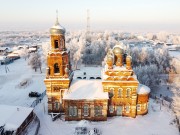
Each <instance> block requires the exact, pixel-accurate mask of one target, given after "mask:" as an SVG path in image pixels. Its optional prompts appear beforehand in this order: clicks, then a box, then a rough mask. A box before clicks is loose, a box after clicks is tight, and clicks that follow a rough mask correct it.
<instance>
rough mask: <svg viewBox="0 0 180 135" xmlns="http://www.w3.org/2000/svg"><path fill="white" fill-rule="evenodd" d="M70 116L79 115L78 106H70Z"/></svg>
mask: <svg viewBox="0 0 180 135" xmlns="http://www.w3.org/2000/svg"><path fill="white" fill-rule="evenodd" d="M69 116H71V117H72V116H74V117H75V116H77V107H76V106H70V107H69Z"/></svg>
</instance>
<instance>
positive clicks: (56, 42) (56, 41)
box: [54, 40, 59, 49]
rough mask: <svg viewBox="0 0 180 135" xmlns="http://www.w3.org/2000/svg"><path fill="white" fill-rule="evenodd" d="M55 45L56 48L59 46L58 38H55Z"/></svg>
mask: <svg viewBox="0 0 180 135" xmlns="http://www.w3.org/2000/svg"><path fill="white" fill-rule="evenodd" d="M54 47H55V49H57V48H59V45H58V40H54Z"/></svg>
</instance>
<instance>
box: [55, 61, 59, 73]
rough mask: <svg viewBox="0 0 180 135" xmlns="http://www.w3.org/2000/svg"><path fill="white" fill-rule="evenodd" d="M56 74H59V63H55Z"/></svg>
mask: <svg viewBox="0 0 180 135" xmlns="http://www.w3.org/2000/svg"><path fill="white" fill-rule="evenodd" d="M54 73H59V66H58V63H55V64H54Z"/></svg>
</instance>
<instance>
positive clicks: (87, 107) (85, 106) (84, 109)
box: [83, 105, 89, 116]
mask: <svg viewBox="0 0 180 135" xmlns="http://www.w3.org/2000/svg"><path fill="white" fill-rule="evenodd" d="M83 112H84V116H89V105H84V107H83Z"/></svg>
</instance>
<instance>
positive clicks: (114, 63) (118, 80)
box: [44, 18, 150, 121]
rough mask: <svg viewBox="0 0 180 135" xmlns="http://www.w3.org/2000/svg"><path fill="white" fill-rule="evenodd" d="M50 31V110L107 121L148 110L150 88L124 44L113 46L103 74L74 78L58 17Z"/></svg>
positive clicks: (70, 117) (67, 116)
mask: <svg viewBox="0 0 180 135" xmlns="http://www.w3.org/2000/svg"><path fill="white" fill-rule="evenodd" d="M50 34H51V49H50V51H49V53H48V56H47V71H46V78H45V80H44V82H45V85H46V91H47V96H48V113H51V114H52V113H56V114H57V113H61V112H65V120H67V121H70V120H82V119H86V120H93V121H103V120H107V117H108V116H127V117H133V118H135V117H136V116H137V115H144V114H146V113H147V112H148V100H149V93H150V89H149V88H148V87H147V86H145V85H142V84H140V83H139V81H138V80H137V77H136V75H135V73H134V71H133V69H132V65H131V63H132V58H131V56H130V55H126V54H125V52H124V50H123V48H122V46H123V45H122V43H119V44H118V45H116V46H114V48H113V49H112V50H111V49H109V51H108V53H107V56H106V58H105V65H104V67H103V68H102V71H101V74H102V75H101V77H99V76H98V77H90V76H89V79H91V80H88V79H87V78H86V77H83V78H81V77H76V78H75V79H74V80H73V81H72V79H73V71H72V70H71V63H70V52H69V51H68V50H67V49H66V46H65V29H64V28H63V27H62V26H61V25H60V24H59V22H58V18H57V20H56V23H55V25H54V26H53V27H52V28H51V29H50ZM84 75H86V74H84ZM92 78H93V79H94V80H92ZM81 79H85V80H81ZM97 79H98V80H97Z"/></svg>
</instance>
